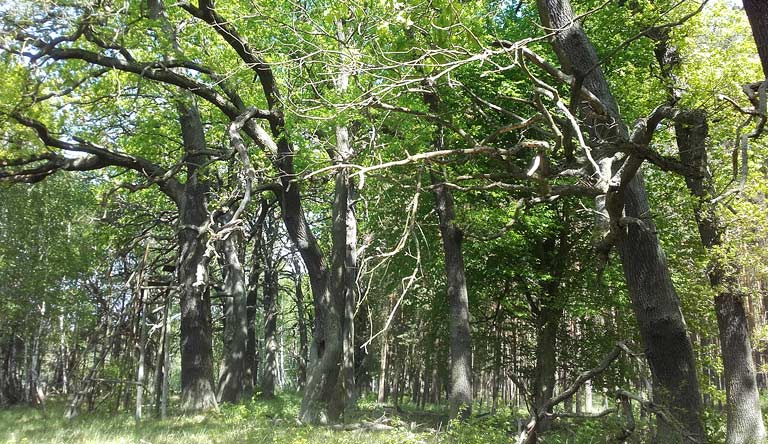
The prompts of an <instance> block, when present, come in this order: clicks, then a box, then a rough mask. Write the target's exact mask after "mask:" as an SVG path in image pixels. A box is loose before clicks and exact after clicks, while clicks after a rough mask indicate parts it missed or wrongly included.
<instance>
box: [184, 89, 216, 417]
mask: <svg viewBox="0 0 768 444" xmlns="http://www.w3.org/2000/svg"><path fill="white" fill-rule="evenodd" d="M179 115H180V121H181V132H182V136H183V139H184V149H185V153H186V154H187V156H188V157H187V177H188V179H187V183H186V184H185V185H184V187H183V190H182V192H181V193H180V196H179V198H178V201H177V205H178V207H179V233H178V242H179V259H178V260H179V263H178V266H177V272H178V279H179V285H180V287H181V408H182V410H185V411H190V410H204V409H209V408H215V407H216V398H215V396H214V391H213V348H212V343H211V301H210V295H209V288H208V264H207V262H208V261H207V259H206V257H205V245H206V242H207V240H208V233H207V230H206V229H205V225H206V223H207V222H208V209H207V205H206V198H205V193H206V192H207V186H206V184H205V183H204V182H201V181H199V180H198V177H197V174H196V173H197V168H198V167H199V166H200V165H202V164H203V161H204V160H205V159H204V157H203V156H201V155H200V154H195V153H197V152H199V151H200V150H203V149H205V135H204V133H203V124H202V121H201V119H200V114H199V112H198V111H197V107H196V106H194V105H191V106H187V105H183V104H180V105H179Z"/></svg>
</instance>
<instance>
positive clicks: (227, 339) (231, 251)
mask: <svg viewBox="0 0 768 444" xmlns="http://www.w3.org/2000/svg"><path fill="white" fill-rule="evenodd" d="M230 218H231V215H228V216H227V217H225V218H224V220H222V222H223V223H227V222H229V219H230ZM241 244H242V235H241V232H240V231H239V230H235V231H233V232H231V233H229V234H228V235H225V237H224V238H223V239H221V240H217V241H216V249H217V250H218V255H219V261H220V263H221V268H222V275H223V277H224V285H223V288H222V296H223V299H224V309H225V319H226V321H225V323H224V362H223V363H222V364H221V370H220V372H219V389H218V400H219V402H231V403H236V402H239V401H240V399H241V398H242V397H243V395H244V390H245V385H246V384H245V367H246V362H245V351H246V345H247V339H248V316H247V313H246V310H247V308H246V292H245V272H244V271H243V266H242V264H241V262H240V251H241Z"/></svg>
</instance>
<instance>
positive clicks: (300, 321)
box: [293, 263, 309, 390]
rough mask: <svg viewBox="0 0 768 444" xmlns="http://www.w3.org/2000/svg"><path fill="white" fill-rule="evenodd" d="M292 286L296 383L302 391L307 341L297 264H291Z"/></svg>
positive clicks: (305, 373) (304, 381)
mask: <svg viewBox="0 0 768 444" xmlns="http://www.w3.org/2000/svg"><path fill="white" fill-rule="evenodd" d="M293 273H294V274H293V285H294V296H295V302H296V328H297V329H298V330H299V331H298V333H299V356H298V364H297V365H298V383H299V389H300V390H302V389H304V386H305V385H306V383H307V359H308V358H309V341H308V337H307V320H306V313H305V312H304V291H303V290H302V288H301V281H302V275H301V271H300V270H299V264H298V263H294V264H293Z"/></svg>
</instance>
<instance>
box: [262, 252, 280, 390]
mask: <svg viewBox="0 0 768 444" xmlns="http://www.w3.org/2000/svg"><path fill="white" fill-rule="evenodd" d="M270 253H271V252H269V253H268V254H270ZM274 265H275V264H274V263H273V262H272V261H271V260H268V261H267V262H266V263H265V267H264V352H265V356H264V370H263V371H262V373H261V396H263V397H264V398H267V399H270V398H274V397H275V381H276V379H277V377H278V372H277V292H278V287H277V284H278V282H277V270H276V269H275V268H274Z"/></svg>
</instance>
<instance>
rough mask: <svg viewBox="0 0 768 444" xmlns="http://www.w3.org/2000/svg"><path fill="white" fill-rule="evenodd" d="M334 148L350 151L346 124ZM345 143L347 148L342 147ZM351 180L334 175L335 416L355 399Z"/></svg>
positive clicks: (332, 401)
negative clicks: (337, 348) (337, 343)
mask: <svg viewBox="0 0 768 444" xmlns="http://www.w3.org/2000/svg"><path fill="white" fill-rule="evenodd" d="M336 138H337V148H339V151H340V152H346V153H349V148H348V141H347V138H348V135H347V131H346V128H345V127H338V128H337V129H336ZM345 147H346V148H345ZM353 186H354V185H353V183H352V180H351V179H350V177H349V174H348V171H347V170H340V171H339V172H338V174H337V176H336V183H335V193H334V194H335V198H334V202H333V224H332V241H333V252H332V256H331V263H332V266H331V291H332V293H333V297H334V303H335V305H336V307H337V310H338V312H339V313H340V314H342V317H341V332H340V333H341V337H340V338H339V340H340V341H341V356H340V360H341V366H340V371H339V377H338V379H337V381H336V384H337V387H336V391H337V392H338V394H336V395H334V396H332V397H331V399H329V400H328V401H329V417H330V419H331V420H332V421H335V420H337V419H338V418H339V417H340V416H341V415H342V414H343V413H344V411H345V410H346V409H347V408H349V407H351V406H352V404H353V403H354V400H355V358H354V356H355V327H354V316H355V302H356V301H355V287H356V285H357V220H356V218H355V214H354V209H353V205H354V200H353V197H352V190H353Z"/></svg>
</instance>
